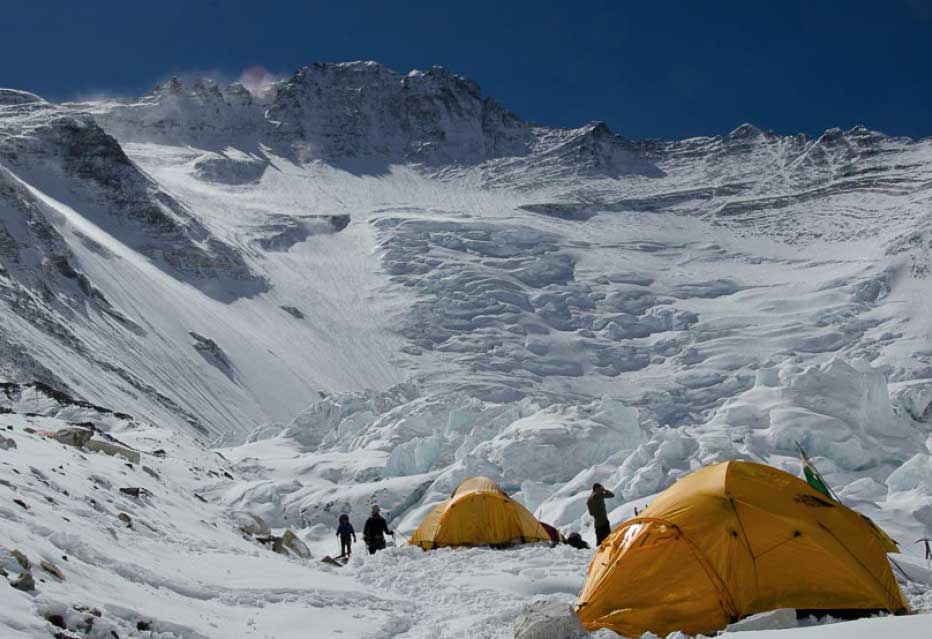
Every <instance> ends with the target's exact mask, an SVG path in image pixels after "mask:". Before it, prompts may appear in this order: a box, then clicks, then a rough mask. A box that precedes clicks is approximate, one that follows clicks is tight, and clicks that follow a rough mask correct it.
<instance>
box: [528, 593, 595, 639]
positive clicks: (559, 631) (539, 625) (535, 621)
mask: <svg viewBox="0 0 932 639" xmlns="http://www.w3.org/2000/svg"><path fill="white" fill-rule="evenodd" d="M514 636H515V639H582V638H583V637H585V636H586V629H585V628H583V626H582V623H580V621H579V617H577V616H576V613H575V612H573V608H572V607H571V606H570V605H569V604H567V603H565V602H560V601H535V602H533V603H530V604H528V605H527V606H525V607H524V611H523V612H522V614H521V616H520V617H518V619H517V621H515V625H514Z"/></svg>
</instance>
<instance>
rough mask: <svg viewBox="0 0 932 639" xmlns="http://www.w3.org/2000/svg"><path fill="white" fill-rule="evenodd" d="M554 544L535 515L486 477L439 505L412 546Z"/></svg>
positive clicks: (466, 483) (459, 489) (470, 481)
mask: <svg viewBox="0 0 932 639" xmlns="http://www.w3.org/2000/svg"><path fill="white" fill-rule="evenodd" d="M533 541H548V542H549V541H550V535H548V534H547V531H546V530H544V527H543V526H541V525H540V522H539V521H537V520H536V519H535V518H534V515H532V514H531V513H529V512H528V510H527V509H526V508H525V507H524V506H522V505H521V504H519V503H518V502H516V501H514V500H513V499H511V498H510V497H508V495H506V494H505V491H503V490H502V489H501V488H499V486H498V484H496V483H495V482H494V481H492V480H491V479H488V478H486V477H473V478H471V479H467V480H465V481H464V482H463V483H461V484H460V485H459V486H457V488H456V490H454V491H453V494H452V495H450V497H449V498H448V499H446V500H444V501H443V502H441V503H439V504H437V505H436V506H435V507H434V509H433V510H431V511H430V513H428V515H427V517H425V518H424V521H422V522H421V525H420V526H418V527H417V530H415V531H414V534H413V535H411V538H410V539H409V540H408V543H411V544H415V545H418V546H420V547H421V548H424V549H430V548H441V547H443V546H483V545H505V544H515V543H528V542H533Z"/></svg>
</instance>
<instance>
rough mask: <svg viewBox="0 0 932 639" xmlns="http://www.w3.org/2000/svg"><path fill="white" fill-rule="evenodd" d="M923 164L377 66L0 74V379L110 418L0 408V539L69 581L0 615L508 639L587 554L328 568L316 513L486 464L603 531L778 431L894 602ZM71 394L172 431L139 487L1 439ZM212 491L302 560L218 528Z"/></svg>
mask: <svg viewBox="0 0 932 639" xmlns="http://www.w3.org/2000/svg"><path fill="white" fill-rule="evenodd" d="M405 78H408V79H405ZM399 83H400V84H399ZM399 86H400V87H402V88H401V89H399V88H398V87H399ZM87 113H90V115H86V114H87ZM412 114H417V117H414V116H413V115H412ZM95 122H96V124H95ZM104 131H106V132H108V133H110V134H112V135H113V136H115V137H110V136H109V135H107V134H105V133H104ZM930 180H932V144H930V141H929V140H923V141H912V140H906V139H900V138H888V137H885V136H883V135H881V134H877V133H875V132H871V131H869V130H867V129H864V128H855V129H852V130H850V131H846V132H842V131H837V130H830V131H827V132H826V133H825V134H824V135H822V136H819V137H816V138H808V137H806V136H792V137H780V136H776V135H773V134H770V133H764V132H761V131H758V130H757V129H754V128H753V127H750V126H742V127H739V128H738V129H736V130H735V131H733V132H732V133H730V134H728V135H726V136H718V137H715V138H694V139H691V140H684V141H680V142H669V143H667V142H643V143H635V142H630V141H627V140H623V139H622V138H617V137H615V136H614V135H613V134H611V132H609V131H608V130H607V128H605V127H604V125H598V124H593V125H589V126H586V127H581V128H580V129H575V130H558V129H547V128H544V127H537V126H531V125H527V124H525V123H522V122H520V121H519V120H517V119H516V118H515V117H514V116H512V115H511V114H508V113H507V112H505V111H504V110H502V109H501V107H498V106H497V105H495V104H494V103H487V102H485V101H483V100H482V99H481V97H480V96H479V94H478V87H475V86H474V85H473V84H471V83H469V82H468V81H466V80H463V79H460V78H456V77H454V76H451V75H450V74H448V73H447V72H445V71H442V70H441V71H432V72H431V73H426V74H420V75H417V74H415V75H409V76H401V75H400V74H394V73H393V72H390V71H388V70H385V69H384V68H382V67H379V66H378V65H373V64H370V63H359V64H356V65H342V66H341V65H332V66H327V65H324V66H321V67H312V68H308V69H305V70H302V72H301V73H299V74H297V75H296V76H295V78H292V79H291V80H289V81H288V82H286V83H285V84H282V85H278V86H277V88H273V90H272V91H271V93H269V94H267V95H263V96H253V95H250V94H249V93H248V92H246V91H245V89H242V87H238V88H237V86H236V85H233V86H231V87H224V88H221V89H217V88H216V87H212V85H201V86H200V87H194V88H185V87H175V86H167V87H163V88H161V89H160V90H159V92H156V93H155V94H153V95H151V96H146V97H145V98H142V99H140V100H138V101H116V102H114V101H106V102H97V103H88V104H82V105H69V106H58V105H51V104H48V103H45V102H42V101H41V100H40V99H39V98H36V97H35V96H30V95H29V94H24V93H21V92H8V91H7V92H2V91H0V223H2V226H0V257H2V262H0V264H2V270H0V313H2V320H3V330H2V331H0V355H2V356H3V358H2V361H0V372H2V374H3V376H4V377H6V378H8V379H10V380H11V381H16V382H28V381H32V380H33V379H38V380H40V381H43V382H46V383H48V384H50V385H52V386H55V387H57V388H61V389H63V390H67V391H68V392H69V393H71V394H73V395H75V396H77V397H79V398H81V399H84V400H87V401H90V402H92V403H94V404H96V405H99V406H103V407H106V408H109V409H112V410H115V411H120V412H124V413H128V414H130V415H132V418H134V419H131V421H127V420H124V419H116V418H113V419H111V418H107V419H103V418H102V417H101V416H100V415H99V414H97V413H94V412H93V411H90V412H88V411H80V410H75V409H67V408H62V407H61V406H58V405H57V404H55V403H54V402H48V401H46V399H44V398H41V397H38V395H37V396H36V397H32V396H30V394H29V392H28V391H27V392H25V393H24V394H23V395H22V396H16V397H13V398H7V399H6V400H5V401H6V403H5V404H2V405H3V406H4V407H6V408H9V409H10V410H13V411H15V413H14V414H10V415H0V425H3V426H6V425H7V424H9V425H10V426H11V427H13V429H14V430H13V431H2V430H0V434H5V435H6V436H8V437H11V438H13V439H14V440H15V441H16V442H17V444H18V445H17V447H16V448H11V449H9V450H0V478H2V479H4V480H5V481H6V482H8V483H4V484H2V485H0V513H2V517H3V522H2V528H0V533H2V535H3V541H2V546H3V547H4V548H7V547H9V548H10V549H12V548H16V549H20V550H22V551H23V552H24V553H26V554H27V555H29V556H30V557H32V558H34V559H35V560H38V559H39V558H42V557H44V558H47V559H49V560H51V561H53V562H54V563H56V565H58V566H59V567H60V568H61V569H62V571H63V572H64V573H65V575H66V580H65V581H64V582H61V583H59V582H57V581H55V579H54V577H50V576H48V575H45V578H46V582H44V583H39V584H38V591H39V594H38V595H36V596H35V597H30V596H28V595H25V594H22V593H20V592H18V591H15V590H13V589H11V588H0V597H2V598H3V599H2V606H0V628H3V629H4V630H5V631H6V630H8V634H9V633H19V634H12V636H23V637H32V636H46V635H48V634H50V632H49V627H48V625H47V624H46V622H45V621H44V620H43V619H42V616H43V615H45V616H47V615H48V614H53V613H52V612H50V611H53V612H54V611H59V610H61V611H64V610H65V609H66V608H70V607H71V606H74V605H76V604H79V605H86V606H90V607H98V608H100V609H101V610H102V611H103V612H104V615H103V616H102V617H101V620H100V621H99V622H97V623H96V624H95V625H94V629H93V633H97V634H91V635H89V636H94V637H97V636H99V637H107V636H110V635H109V631H110V629H113V630H115V631H116V632H117V633H118V634H119V635H120V636H121V637H122V636H134V634H133V633H138V632H139V631H137V630H136V624H137V623H138V622H139V621H151V622H152V628H153V630H152V631H151V632H152V633H153V634H152V635H151V636H153V637H166V638H167V637H228V636H244V637H246V636H254V637H270V638H271V637H281V638H284V637H297V636H301V637H305V636H327V637H332V636H334V635H335V634H337V631H338V630H339V631H342V634H340V636H347V637H352V636H359V637H364V636H381V637H393V636H399V637H408V638H414V637H456V636H463V637H505V636H509V635H510V632H511V629H510V628H511V623H512V621H513V620H514V619H515V618H516V617H517V616H518V615H519V614H520V610H521V608H522V607H523V606H524V604H525V603H527V602H528V601H530V600H532V599H534V598H536V597H552V598H557V599H559V600H561V601H566V602H571V601H573V599H574V598H575V594H576V593H577V592H578V590H579V588H580V586H581V584H582V580H583V579H584V574H585V566H586V564H587V561H588V558H589V553H586V552H577V551H573V550H571V549H569V548H557V549H548V548H543V547H532V548H522V549H516V550H509V551H501V552H498V551H490V550H460V551H449V550H445V551H441V552H437V553H422V552H421V551H415V550H414V549H410V548H398V549H392V550H389V551H387V552H385V553H383V554H380V555H378V556H376V557H374V558H368V557H362V556H357V557H355V558H354V559H353V561H352V562H351V563H350V565H349V566H347V567H345V568H342V569H337V568H333V567H329V566H325V565H323V564H319V562H318V561H317V558H319V557H320V556H322V555H325V554H336V551H337V542H336V538H335V537H334V535H333V532H334V529H335V522H336V517H337V515H339V513H341V512H347V513H349V514H350V516H351V519H352V521H353V523H354V524H355V525H356V527H357V530H361V528H362V524H363V521H364V519H365V516H366V514H367V513H368V510H369V507H370V505H371V504H372V503H375V502H377V503H379V504H380V505H381V506H382V508H383V510H384V511H385V512H386V515H387V517H388V519H389V521H390V525H391V527H393V528H394V529H396V530H397V531H398V532H399V535H397V539H398V541H399V543H400V542H401V540H402V539H403V537H404V536H405V534H407V533H410V531H412V530H413V529H414V527H415V526H416V525H417V523H418V522H419V521H420V519H421V518H422V517H423V516H424V514H425V513H426V512H428V511H429V510H430V508H431V507H432V506H433V505H434V504H436V503H438V502H439V501H441V500H442V499H444V498H445V497H446V496H448V495H449V493H450V491H451V490H452V489H453V488H454V487H455V486H456V485H457V484H458V483H459V482H460V481H461V480H462V479H463V478H465V477H467V476H470V475H476V474H482V475H487V476H489V477H492V478H493V479H495V480H496V481H499V482H500V483H501V485H502V486H503V487H504V488H505V489H506V490H507V491H509V493H511V494H513V495H514V496H516V497H517V498H518V499H520V500H521V501H522V502H523V503H525V504H526V505H527V506H528V508H530V509H531V510H532V511H533V512H534V513H535V514H536V515H538V517H540V518H541V519H542V520H544V521H547V522H549V523H552V524H554V525H556V526H557V527H558V528H560V529H561V530H562V531H564V532H569V531H572V530H579V531H581V532H582V533H583V535H584V537H586V538H587V539H588V540H589V541H590V542H593V541H594V535H593V532H592V529H591V522H590V521H589V519H588V517H587V516H586V513H585V504H584V500H585V497H586V494H587V492H588V488H589V487H590V486H591V484H592V483H593V482H595V481H600V482H602V483H603V484H606V485H607V486H608V487H609V488H611V489H612V490H613V491H614V492H615V493H616V495H618V499H617V500H616V501H615V502H614V503H613V505H614V506H615V509H614V510H613V511H612V512H611V518H612V521H613V523H619V522H621V521H623V520H624V519H625V518H627V517H629V516H631V515H633V514H634V509H635V508H640V507H642V506H644V505H645V504H647V503H649V501H650V499H651V498H652V496H653V495H655V494H656V493H657V492H659V491H661V490H663V489H664V488H666V487H667V486H669V485H671V484H672V483H673V482H674V481H675V480H676V479H677V478H679V477H681V476H683V475H684V474H686V473H688V472H689V471H690V470H693V469H696V468H698V467H701V466H703V465H705V464H708V463H713V462H716V461H721V460H725V459H731V458H736V457H739V458H745V459H753V460H758V461H763V462H766V463H770V464H773V465H775V466H779V467H782V468H784V469H786V470H788V471H789V472H792V473H794V474H798V473H799V464H798V461H797V456H796V448H795V443H796V442H800V443H801V444H802V445H803V446H805V447H806V449H807V450H808V451H809V453H810V454H811V455H812V456H813V457H814V458H815V460H816V462H817V464H818V465H819V468H820V469H821V470H822V471H823V472H824V474H825V475H826V479H827V480H828V482H829V483H830V484H831V485H832V486H833V487H834V488H835V489H836V490H837V491H838V492H839V494H840V495H841V497H842V499H843V500H845V502H846V503H848V504H849V505H851V506H853V507H856V508H858V509H859V510H860V511H861V512H863V513H865V514H867V515H869V516H871V517H872V518H874V519H875V520H876V521H877V522H878V523H879V524H880V525H882V526H883V527H884V528H885V529H887V530H888V531H889V532H890V533H891V534H892V535H893V536H894V537H895V538H896V539H898V540H899V541H900V542H901V543H902V547H903V550H904V555H902V557H901V559H899V561H900V563H901V564H902V565H903V568H904V569H905V571H906V573H907V575H908V576H909V579H908V580H907V579H906V578H904V581H903V588H904V591H906V592H907V594H908V596H909V597H910V598H911V601H912V602H913V603H914V605H915V606H916V607H917V608H919V609H929V608H932V601H930V597H929V594H928V587H929V586H928V584H929V583H930V581H932V578H930V575H929V566H928V565H926V564H924V563H923V561H922V556H921V550H922V547H921V545H915V544H913V541H914V540H916V539H918V538H920V537H923V536H928V535H930V533H932V454H930V453H932V451H930V447H932V439H930V434H932V411H930V410H929V406H930V403H932V341H930V334H929V320H928V318H929V312H930V310H932V309H930V308H929V302H928V299H929V293H930V280H929V279H928V276H929V273H930V248H929V247H930V237H929V222H930V219H929V218H930V215H932V208H930V204H932V198H930V193H932V191H930V189H929V185H930V183H932V182H930ZM0 399H3V398H2V397H0ZM25 413H36V414H38V415H40V416H36V417H27V416H26V415H25ZM87 419H90V420H92V421H95V422H96V423H98V424H99V425H100V427H101V428H105V429H109V430H112V431H113V432H114V434H116V435H117V436H118V437H120V438H121V439H123V440H124V441H127V442H129V443H132V444H133V445H137V446H138V447H139V448H141V449H143V450H150V451H151V450H155V449H157V448H165V449H166V450H167V451H168V456H167V457H166V458H165V459H157V458H148V457H147V458H144V459H145V460H144V461H143V465H147V466H149V467H151V469H153V470H154V471H156V473H157V474H158V475H159V477H158V478H156V477H154V476H152V475H150V474H148V473H145V472H143V471H141V468H140V466H139V465H136V466H135V467H134V468H132V469H131V468H128V467H127V466H125V465H124V463H123V462H122V461H120V460H117V459H115V458H110V457H105V456H101V455H94V454H84V453H79V452H78V451H76V450H74V449H68V448H64V447H62V446H61V445H58V444H55V443H52V442H50V441H49V440H47V439H44V438H42V437H41V436H40V435H38V434H33V435H29V434H27V433H25V432H24V431H23V430H22V429H23V428H24V427H26V426H30V427H31V428H34V429H36V430H39V431H41V430H53V429H55V428H58V427H61V426H64V425H65V424H66V422H68V421H85V420H87ZM211 448H215V449H217V450H218V451H219V452H220V453H221V454H222V456H223V457H221V456H219V455H217V454H216V452H214V451H212V450H211ZM31 468H34V469H35V470H36V471H38V473H40V474H38V475H37V474H36V472H34V471H33V470H31ZM210 471H213V474H211V473H210ZM223 472H228V473H230V475H231V476H232V477H233V479H229V478H227V477H225V476H223V475H222V473H223ZM103 480H105V481H103ZM106 484H109V486H107V485H106ZM124 485H129V486H143V487H146V488H147V489H149V490H151V492H152V493H153V497H151V498H147V499H145V500H133V499H132V498H128V497H126V496H124V495H121V494H120V493H119V491H118V488H119V487H123V486H124ZM64 491H67V493H68V494H67V495H65V494H64ZM195 492H197V493H198V495H200V496H201V497H203V498H204V499H205V500H206V502H205V501H202V500H201V499H200V498H197V497H195V496H194V493H195ZM14 498H21V499H23V500H24V501H26V502H28V503H29V505H30V509H29V510H28V511H27V510H24V509H22V508H21V507H19V506H17V505H15V504H14V503H13V502H12V499H14ZM47 498H51V499H53V500H54V503H53V502H50V501H48V500H47ZM91 499H93V500H94V502H93V503H92V502H91V501H90V500H91ZM94 503H96V504H97V506H96V507H95V506H94ZM236 510H246V511H250V512H253V513H255V514H258V515H261V516H262V517H264V518H265V519H266V520H267V521H268V522H269V524H271V525H272V526H273V527H275V528H279V529H281V528H285V527H290V528H292V529H295V530H297V531H298V532H299V534H300V535H301V536H302V537H303V538H305V539H306V540H307V542H308V544H309V545H310V546H311V550H312V552H313V553H314V554H315V559H314V560H311V562H310V563H304V562H301V561H299V560H293V559H285V558H283V557H280V556H278V555H275V554H273V553H271V552H270V551H268V550H267V549H265V548H262V547H259V546H257V545H255V544H252V543H250V542H248V541H246V540H244V539H242V538H241V536H240V535H239V534H237V533H236V532H235V531H234V526H233V523H232V521H231V518H230V513H231V512H232V511H236ZM119 512H126V513H128V514H129V515H130V516H131V517H132V518H133V519H134V521H135V522H137V523H135V524H134V527H133V528H132V529H124V527H123V524H122V523H121V522H120V520H119V519H117V517H116V515H117V514H118V513H119ZM63 517H67V518H68V519H69V520H70V521H65V520H64V519H63ZM111 531H112V532H111ZM357 549H358V550H361V546H360V547H357ZM61 555H68V557H69V559H68V561H67V563H66V562H65V561H64V560H60V557H61ZM56 558H59V559H56ZM4 565H5V564H4ZM37 574H39V572H38V571H37ZM78 621H80V620H79V619H76V620H75V623H78ZM107 624H111V625H112V626H108V625H107ZM930 627H932V626H930V624H929V623H928V621H927V618H922V617H916V618H906V619H884V620H869V621H862V622H856V623H854V624H844V625H838V626H825V627H823V628H807V629H801V630H797V631H766V633H765V634H766V639H770V637H771V634H770V633H771V632H774V633H782V634H774V635H773V636H774V637H780V636H786V633H787V632H790V637H796V636H797V635H803V634H811V635H813V639H822V638H823V637H824V639H832V638H833V637H834V636H835V634H837V633H840V632H844V633H845V636H861V635H860V634H858V633H864V636H869V635H874V634H880V633H886V634H890V635H891V636H903V637H906V636H910V637H911V636H925V634H927V632H928V631H929V630H930ZM841 628H844V629H845V630H840V629H841ZM878 628H882V629H880V630H878ZM923 630H925V631H926V632H922V631H923ZM849 632H850V634H847V633H849ZM139 636H145V635H139ZM761 637H762V638H763V637H764V635H761Z"/></svg>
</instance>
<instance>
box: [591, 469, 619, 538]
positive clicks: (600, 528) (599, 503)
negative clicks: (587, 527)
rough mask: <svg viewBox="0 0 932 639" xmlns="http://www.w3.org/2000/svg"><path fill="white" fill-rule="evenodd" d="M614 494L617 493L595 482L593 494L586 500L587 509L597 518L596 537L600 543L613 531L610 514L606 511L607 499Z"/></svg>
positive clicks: (594, 518)
mask: <svg viewBox="0 0 932 639" xmlns="http://www.w3.org/2000/svg"><path fill="white" fill-rule="evenodd" d="M614 496H615V494H614V493H613V492H612V491H610V490H605V486H603V485H602V484H593V485H592V494H591V495H589V499H587V500H586V509H587V510H588V511H589V514H590V515H592V519H593V520H595V539H596V543H597V544H599V545H601V544H602V540H603V539H605V538H606V537H608V535H609V534H610V533H611V532H612V525H611V524H610V523H608V515H607V514H606V513H605V500H606V499H611V498H612V497H614Z"/></svg>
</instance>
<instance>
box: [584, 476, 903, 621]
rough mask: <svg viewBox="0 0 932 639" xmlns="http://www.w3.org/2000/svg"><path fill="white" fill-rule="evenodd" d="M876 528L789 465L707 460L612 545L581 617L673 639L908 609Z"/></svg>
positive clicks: (591, 580)
mask: <svg viewBox="0 0 932 639" xmlns="http://www.w3.org/2000/svg"><path fill="white" fill-rule="evenodd" d="M875 530H876V529H875V528H873V525H872V524H871V523H870V522H869V521H868V520H866V519H865V518H864V517H862V516H861V515H859V514H858V513H856V512H855V511H853V510H851V509H850V508H847V507H845V506H844V505H842V504H839V503H838V502H836V501H833V500H830V499H827V498H826V497H825V496H824V495H822V494H821V493H819V492H818V491H816V490H815V489H813V488H811V487H810V486H809V485H808V484H807V483H806V482H804V481H802V480H800V479H797V478H796V477H794V476H792V475H790V474H789V473H785V472H783V471H782V470H778V469H776V468H772V467H770V466H764V465H761V464H755V463H751V462H742V461H730V462H725V463H722V464H716V465H714V466H708V467H706V468H703V469H701V470H698V471H696V472H694V473H692V474H690V475H688V476H686V477H684V478H683V479H681V480H680V481H678V482H677V483H676V484H674V485H673V486H671V487H670V488H668V489H667V490H665V491H664V492H662V493H661V494H660V495H659V496H657V498H656V499H654V501H653V503H651V504H650V506H649V507H648V508H647V509H646V510H644V511H642V512H641V514H640V516H638V517H635V518H634V519H631V520H629V521H627V522H625V523H624V524H622V525H621V526H619V527H618V528H616V529H615V530H614V531H612V534H611V535H610V536H609V537H608V538H607V539H605V541H604V542H602V545H601V546H600V547H599V549H598V551H597V552H596V555H595V557H593V558H592V561H591V562H590V564H589V572H588V576H587V578H586V583H585V584H584V586H583V590H582V593H581V594H580V595H579V600H578V601H577V614H578V615H579V618H580V620H581V621H582V623H583V625H584V626H585V627H586V628H587V629H589V630H596V629H599V628H609V629H611V630H614V631H615V632H617V633H620V634H623V635H627V636H629V637H639V636H640V635H641V634H643V633H644V632H647V631H650V632H653V633H654V634H656V635H658V636H661V637H663V636H665V635H667V634H668V633H670V632H673V631H676V630H681V631H683V632H686V633H688V634H699V633H705V634H708V633H711V632H714V631H716V630H720V629H722V628H724V627H725V626H726V625H727V624H728V623H730V622H731V621H734V620H737V619H740V618H743V617H746V616H748V615H752V614H756V613H759V612H764V611H766V610H774V609H777V608H797V609H814V610H878V609H879V610H887V611H890V612H895V613H902V612H906V611H907V610H908V605H907V603H906V600H905V599H904V598H903V594H902V593H901V592H900V589H899V586H898V585H897V583H896V579H895V578H894V576H893V572H892V571H891V570H890V565H889V563H888V562H887V555H886V552H885V544H884V541H883V540H882V538H881V537H880V536H879V535H878V534H877V533H876V532H875Z"/></svg>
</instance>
